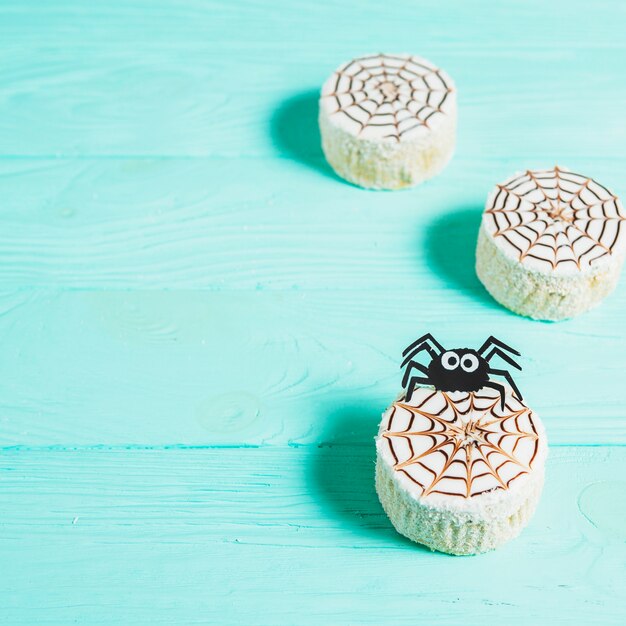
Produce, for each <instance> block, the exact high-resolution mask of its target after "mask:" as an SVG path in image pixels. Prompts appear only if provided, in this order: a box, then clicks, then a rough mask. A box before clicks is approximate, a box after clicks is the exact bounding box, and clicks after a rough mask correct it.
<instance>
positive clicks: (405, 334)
mask: <svg viewBox="0 0 626 626" xmlns="http://www.w3.org/2000/svg"><path fill="white" fill-rule="evenodd" d="M622 306H623V298H622V299H620V298H615V299H613V301H612V302H607V303H606V304H605V305H604V307H603V308H602V309H598V310H597V311H594V312H592V313H590V314H588V315H586V316H583V317H580V318H579V319H577V320H573V321H571V322H568V323H563V324H553V325H550V324H537V323H531V322H529V321H527V320H525V319H522V318H519V317H516V316H514V315H512V314H507V313H504V312H503V311H501V310H499V309H497V308H493V307H490V306H483V305H482V304H481V303H480V302H479V303H476V302H474V301H473V296H471V295H468V294H467V293H463V292H460V293H457V292H455V291H454V290H453V289H449V290H446V291H444V292H440V291H439V290H431V289H428V290H423V291H422V292H421V293H416V294H413V293H410V292H407V291H345V292H343V291H304V292H302V291H294V292H289V291H286V292H280V291H279V292H274V291H257V292H237V291H232V292H227V291H221V292H207V291H183V290H176V291H136V292H125V291H66V290H63V291H48V292H45V291H40V290H36V291H32V290H22V291H17V292H11V293H4V294H3V295H2V296H1V297H0V341H1V342H2V353H3V364H4V365H3V373H2V377H0V420H1V422H0V425H1V429H2V441H1V442H0V445H3V446H14V445H18V446H33V445H34V446H49V445H58V446H85V445H97V444H104V445H126V444H138V445H139V444H146V445H168V444H177V443H180V444H188V445H239V444H246V445H263V444H292V445H300V444H320V443H325V442H335V443H347V444H353V443H358V444H365V445H369V444H370V443H371V441H372V437H373V436H374V434H375V433H376V429H377V423H378V420H379V417H380V414H381V412H382V411H383V410H384V408H385V407H386V405H387V404H388V403H389V402H390V401H391V400H392V399H393V398H395V396H396V394H397V392H398V391H399V385H400V370H399V362H400V353H401V351H402V349H403V348H404V347H405V346H406V345H407V344H408V343H409V342H410V341H412V340H413V339H414V338H415V337H416V336H418V335H419V334H421V333H423V332H425V331H426V330H430V331H432V332H433V333H435V335H436V336H437V337H439V338H440V340H442V341H444V342H445V343H446V344H447V345H449V346H452V347H454V346H457V347H458V346H464V345H470V346H471V345H476V346H478V345H480V344H481V343H482V342H483V340H484V339H485V338H486V337H488V336H489V335H490V334H491V333H494V334H496V336H499V337H502V338H503V339H505V340H506V341H508V342H509V343H511V344H512V345H515V346H519V347H520V348H521V349H522V350H523V352H524V360H523V364H524V371H523V372H521V373H519V374H518V375H516V379H517V381H518V383H519V385H520V388H521V389H522V391H523V393H524V394H525V397H526V399H527V401H528V402H529V404H530V406H532V407H533V408H534V409H535V410H536V411H537V412H538V413H539V414H540V415H541V416H542V417H543V419H544V421H545V423H546V426H547V428H548V433H549V436H550V440H551V442H552V443H579V444H597V443H626V419H625V414H624V399H623V389H624V386H625V385H626V378H625V377H626V374H625V370H624V367H623V354H624V353H625V352H626V338H625V337H624V333H623V315H622Z"/></svg>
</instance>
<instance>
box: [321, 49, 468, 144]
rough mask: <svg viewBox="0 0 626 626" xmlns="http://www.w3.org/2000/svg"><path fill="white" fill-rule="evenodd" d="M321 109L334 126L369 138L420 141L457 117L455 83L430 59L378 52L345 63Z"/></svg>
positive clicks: (325, 94)
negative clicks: (444, 120)
mask: <svg viewBox="0 0 626 626" xmlns="http://www.w3.org/2000/svg"><path fill="white" fill-rule="evenodd" d="M320 106H321V107H322V108H323V109H324V111H325V112H326V113H327V115H328V116H329V118H330V120H331V121H332V123H334V124H336V125H337V126H338V127H340V128H342V129H343V130H345V131H347V132H349V133H350V134H352V135H354V136H355V137H358V138H359V139H364V140H374V141H390V142H406V141H416V140H420V139H421V138H423V137H424V136H426V135H428V134H429V133H430V132H431V131H432V129H434V128H436V127H437V126H438V125H439V124H440V123H441V121H442V118H443V117H444V116H447V115H455V114H456V93H455V89H454V83H453V82H452V79H451V78H450V77H449V76H448V75H447V74H446V73H445V72H444V71H442V70H440V69H438V68H437V67H435V66H434V65H433V64H432V63H431V62H430V61H427V60H426V59H422V58H421V57H418V56H412V55H408V54H396V55H391V54H376V55H370V56H364V57H361V58H358V59H354V60H353V61H349V62H348V63H344V64H343V65H341V66H340V67H339V68H338V69H337V71H335V73H334V74H333V75H332V76H331V77H330V78H329V79H328V80H327V81H326V83H324V86H323V87H322V95H321V99H320Z"/></svg>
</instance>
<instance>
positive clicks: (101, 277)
mask: <svg viewBox="0 0 626 626" xmlns="http://www.w3.org/2000/svg"><path fill="white" fill-rule="evenodd" d="M543 164H544V165H549V162H547V163H543ZM526 165H529V163H528V162H527V161H526V160H525V159H510V160H509V161H507V162H500V161H495V160H489V159H482V160H478V161H473V160H472V159H462V158H458V159H456V160H455V161H454V162H453V164H452V165H451V166H450V168H449V169H448V170H446V172H445V173H444V174H443V175H442V176H440V177H438V178H437V179H435V180H433V181H431V182H430V183H427V184H426V185H424V186H423V187H420V188H418V189H416V190H414V191H411V192H406V193H404V192H402V193H400V192H398V193H372V192H367V191H364V190H361V189H357V188H356V187H352V186H350V185H347V184H345V183H342V182H340V181H339V180H338V179H336V178H333V177H330V176H325V175H322V173H321V172H320V171H318V170H315V169H313V168H310V167H307V166H305V165H304V164H303V163H299V162H296V161H293V160H288V159H243V160H219V159H216V160H212V159H210V160H180V159H175V160H167V159H166V160H163V159H155V160H150V159H145V160H112V161H108V160H106V161H101V160H83V159H77V160H37V159H35V160H32V159H26V160H8V161H2V160H0V198H1V199H2V200H1V203H0V217H1V218H2V220H3V228H2V231H1V232H0V284H1V285H2V286H3V288H5V289H8V288H12V287H17V288H23V287H44V288H50V287H72V288H88V289H92V288H122V289H131V288H167V289H181V288H193V289H198V288H201V289H229V290H230V289H289V290H291V289H325V290H326V289H367V290H375V289H397V290H401V291H406V292H407V293H413V294H415V296H416V297H419V294H420V293H421V292H423V291H424V290H429V289H433V290H434V289H437V290H439V292H440V293H441V297H442V299H441V302H440V306H441V307H444V306H445V303H446V301H447V298H448V296H449V294H450V293H451V292H453V291H454V292H460V293H461V294H463V295H466V296H467V295H470V296H472V297H471V298H469V299H468V301H471V302H472V303H473V304H475V305H482V308H481V311H484V310H486V308H485V307H489V308H491V301H490V300H488V299H486V298H485V297H484V292H483V290H482V288H481V287H480V285H479V284H478V282H477V280H476V278H475V276H474V273H473V264H474V250H475V246H476V238H477V233H478V226H479V223H480V215H481V211H482V208H483V207H484V203H485V199H486V197H487V194H488V193H489V192H490V191H491V189H492V188H493V186H494V184H495V183H496V182H497V181H502V180H504V179H505V178H507V177H508V176H510V175H511V174H512V173H514V172H515V171H518V170H519V168H523V167H525V166H526ZM566 165H568V166H569V167H570V168H572V169H577V170H580V171H582V172H584V173H586V174H589V175H593V176H594V177H596V178H598V179H599V180H600V181H602V182H603V183H604V184H606V185H607V186H609V187H611V188H612V189H613V191H615V192H616V193H618V194H620V195H622V196H626V186H625V185H622V183H621V181H622V171H623V168H624V165H625V162H624V161H623V160H596V159H582V160H580V161H579V160H576V161H575V162H574V163H567V164H566ZM242 177H243V178H242ZM244 180H245V182H244ZM619 297H620V298H624V297H626V291H624V286H622V287H621V288H620V296H619ZM494 306H495V305H494Z"/></svg>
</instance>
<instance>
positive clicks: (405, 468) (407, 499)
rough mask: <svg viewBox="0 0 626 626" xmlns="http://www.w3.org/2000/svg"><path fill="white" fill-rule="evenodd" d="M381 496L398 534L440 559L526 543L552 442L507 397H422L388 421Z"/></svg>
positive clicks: (394, 409)
mask: <svg viewBox="0 0 626 626" xmlns="http://www.w3.org/2000/svg"><path fill="white" fill-rule="evenodd" d="M376 450H377V461H376V490H377V492H378V496H379V498H380V501H381V503H382V505H383V508H384V509H385V512H386V513H387V515H388V516H389V518H390V519H391V522H392V523H393V525H394V527H395V528H396V530H397V531H398V532H399V533H401V534H403V535H405V536H406V537H408V538H409V539H412V540H413V541H416V542H418V543H421V544H423V545H425V546H428V547H429V548H431V549H433V550H439V551H441V552H447V553H449V554H459V555H463V554H477V553H480V552H485V551H487V550H491V549H493V548H496V547H498V546H499V545H501V544H503V543H504V542H506V541H508V540H509V539H512V538H513V537H515V536H516V535H518V534H519V533H520V531H521V530H522V528H523V527H524V526H525V525H526V523H527V522H528V520H529V519H530V517H531V515H532V514H533V511H534V510H535V507H536V505H537V502H538V500H539V496H540V495H541V490H542V487H543V480H544V463H545V459H546V456H547V442H546V436H545V432H544V429H543V426H542V424H541V421H540V420H539V418H538V417H537V415H536V414H535V413H534V412H533V411H532V410H531V409H529V408H528V407H527V406H526V405H525V404H524V403H523V402H522V401H521V400H520V399H518V398H517V397H516V396H515V395H514V394H513V392H512V390H511V388H510V387H506V390H505V399H504V405H503V404H502V402H501V395H500V393H499V392H498V391H497V390H494V389H488V388H485V389H481V390H480V391H477V392H444V391H438V390H435V389H433V388H432V387H418V388H416V389H415V390H414V392H413V394H412V397H411V400H410V401H408V402H407V401H406V400H405V399H404V396H401V398H400V399H399V400H398V401H396V402H394V403H393V404H392V405H391V407H390V408H389V409H388V410H387V411H386V412H385V414H384V415H383V418H382V422H381V425H380V430H379V433H378V437H377V439H376Z"/></svg>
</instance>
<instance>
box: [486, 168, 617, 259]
mask: <svg viewBox="0 0 626 626" xmlns="http://www.w3.org/2000/svg"><path fill="white" fill-rule="evenodd" d="M625 219H626V214H625V213H624V209H623V207H622V204H621V202H620V201H619V199H618V198H617V196H615V195H614V194H612V193H611V192H610V191H609V190H608V189H606V187H603V186H602V185H600V184H599V183H597V182H596V181H594V180H593V179H591V178H588V177H586V176H582V175H580V174H574V173H573V172H570V171H568V170H565V169H560V168H558V167H555V168H554V169H551V170H538V171H530V170H529V171H527V172H525V173H524V174H520V175H517V176H514V177H513V178H511V179H510V180H508V181H507V182H505V183H504V184H503V185H497V187H496V190H495V191H494V192H493V193H492V194H491V196H490V197H489V199H488V201H487V206H486V209H485V213H484V216H483V224H484V226H485V228H486V229H487V232H488V233H489V234H490V235H491V236H492V237H493V238H494V240H495V241H496V243H497V244H498V246H499V247H500V248H502V249H503V250H504V251H505V252H506V253H508V254H509V255H510V256H512V257H513V258H516V259H517V260H518V261H520V262H521V263H524V264H526V265H528V266H529V267H534V268H536V269H538V270H542V271H546V270H547V271H579V270H585V269H588V268H590V267H592V266H593V265H594V264H597V263H598V262H599V261H600V260H601V259H603V258H606V257H609V256H610V255H612V254H615V253H616V252H620V253H622V252H623V251H624V246H625V245H626V234H625V232H624V230H625V229H624V220H625Z"/></svg>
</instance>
